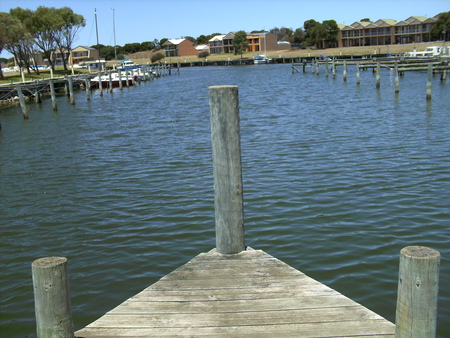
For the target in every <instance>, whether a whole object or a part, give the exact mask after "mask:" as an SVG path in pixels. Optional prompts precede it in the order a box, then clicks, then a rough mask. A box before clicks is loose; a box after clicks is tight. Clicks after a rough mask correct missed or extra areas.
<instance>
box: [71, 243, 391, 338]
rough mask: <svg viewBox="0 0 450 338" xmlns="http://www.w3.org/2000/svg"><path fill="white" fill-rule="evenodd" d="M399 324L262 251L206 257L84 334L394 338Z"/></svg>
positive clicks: (130, 300) (100, 335) (210, 253)
mask: <svg viewBox="0 0 450 338" xmlns="http://www.w3.org/2000/svg"><path fill="white" fill-rule="evenodd" d="M394 331H395V327H394V324H392V323H390V322H389V321H387V320H385V319H384V318H382V317H381V316H379V315H378V314H376V313H374V312H372V311H370V310H368V309H366V308H365V307H363V306H361V305H360V304H358V303H356V302H354V301H353V300H351V299H349V298H347V297H345V296H343V295H341V294H340V293H339V292H337V291H335V290H333V289H331V288H329V287H327V286H325V285H323V284H321V283H319V282H318V281H315V280H314V279H312V278H310V277H308V276H306V275H305V274H304V273H302V272H300V271H298V270H296V269H294V268H292V267H290V266H289V265H287V264H285V263H283V262H281V261H280V260H278V259H276V258H274V257H272V256H270V255H268V254H266V253H265V252H263V251H261V250H253V249H251V248H248V249H247V251H244V252H241V253H238V254H234V255H221V254H218V253H217V252H216V251H215V250H211V251H210V252H208V253H203V254H200V255H198V256H197V257H195V258H194V259H192V260H191V261H189V262H188V263H186V264H185V265H183V266H181V267H179V268H178V269H176V270H175V271H173V272H171V273H170V274H168V275H167V276H165V277H163V278H161V279H160V280H159V281H158V282H157V283H155V284H153V285H151V286H150V287H148V288H146V289H145V290H143V291H142V292H140V293H139V294H137V295H136V296H134V297H131V298H130V299H129V300H128V301H126V302H124V303H122V304H121V305H119V306H117V307H116V308H115V309H113V310H111V311H110V312H108V313H107V314H106V315H105V316H103V317H101V318H99V319H98V320H96V321H95V322H93V323H92V324H90V325H88V326H87V327H86V328H84V329H82V330H80V331H78V332H76V335H77V336H81V337H105V336H129V337H139V336H241V335H245V336H250V337H252V336H253V337H269V336H271V337H273V335H284V336H295V337H310V336H314V337H336V336H341V337H342V336H350V335H351V336H354V335H358V336H364V335H366V336H371V337H374V336H377V335H378V336H383V337H386V336H391V337H393V334H394Z"/></svg>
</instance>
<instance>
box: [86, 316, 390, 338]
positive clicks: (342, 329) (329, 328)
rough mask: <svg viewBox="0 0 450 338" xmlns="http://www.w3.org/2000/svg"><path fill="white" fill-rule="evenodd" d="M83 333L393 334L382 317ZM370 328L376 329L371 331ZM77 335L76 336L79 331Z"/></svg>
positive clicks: (150, 335) (303, 335) (370, 335)
mask: <svg viewBox="0 0 450 338" xmlns="http://www.w3.org/2000/svg"><path fill="white" fill-rule="evenodd" d="M79 332H80V333H82V334H83V337H89V338H91V337H162V336H164V337H170V336H172V337H180V336H182V337H197V336H204V337H217V336H232V337H239V336H244V335H245V337H255V338H256V337H268V338H273V337H274V336H275V337H298V338H302V337H355V336H358V337H361V336H369V337H377V336H378V337H394V334H393V333H392V325H389V323H387V322H386V321H382V320H370V321H367V320H365V321H347V322H341V323H339V322H326V323H320V322H316V323H307V324H290V325H262V326H227V327H225V326H208V327H199V328H197V327H183V328H179V327H146V328H136V329H131V328H119V327H111V328H86V329H84V330H83V331H82V332H81V331H79ZM373 332H377V333H375V334H373ZM77 336H78V337H79V336H80V335H78V333H77Z"/></svg>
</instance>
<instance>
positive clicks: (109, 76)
mask: <svg viewBox="0 0 450 338" xmlns="http://www.w3.org/2000/svg"><path fill="white" fill-rule="evenodd" d="M108 81H109V92H110V93H112V91H113V83H112V75H111V71H108Z"/></svg>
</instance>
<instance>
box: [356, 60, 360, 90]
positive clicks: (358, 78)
mask: <svg viewBox="0 0 450 338" xmlns="http://www.w3.org/2000/svg"><path fill="white" fill-rule="evenodd" d="M360 83H361V69H359V62H358V63H357V64H356V84H357V85H359V84H360Z"/></svg>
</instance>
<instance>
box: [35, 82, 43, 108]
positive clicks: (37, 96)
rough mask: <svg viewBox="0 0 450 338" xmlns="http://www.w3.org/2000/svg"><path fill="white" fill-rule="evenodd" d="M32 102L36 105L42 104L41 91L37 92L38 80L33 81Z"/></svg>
mask: <svg viewBox="0 0 450 338" xmlns="http://www.w3.org/2000/svg"><path fill="white" fill-rule="evenodd" d="M34 85H35V88H34V101H35V102H36V103H42V98H41V91H40V90H39V80H36V81H34Z"/></svg>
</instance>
